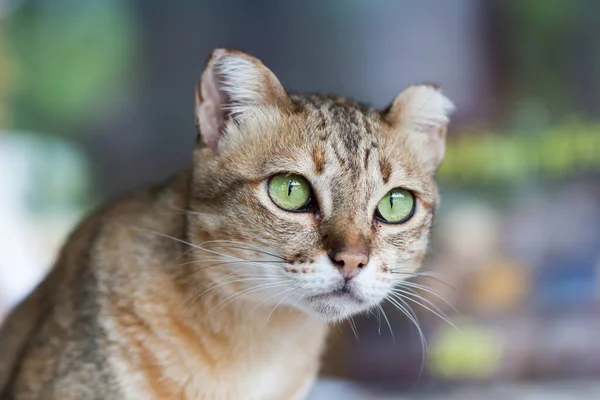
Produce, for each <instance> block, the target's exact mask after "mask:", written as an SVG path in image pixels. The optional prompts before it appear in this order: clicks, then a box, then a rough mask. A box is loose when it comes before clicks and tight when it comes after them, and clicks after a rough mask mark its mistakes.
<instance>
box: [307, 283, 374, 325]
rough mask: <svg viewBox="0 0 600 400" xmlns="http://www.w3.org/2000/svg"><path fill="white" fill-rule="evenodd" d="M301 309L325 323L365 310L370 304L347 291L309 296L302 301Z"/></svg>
mask: <svg viewBox="0 0 600 400" xmlns="http://www.w3.org/2000/svg"><path fill="white" fill-rule="evenodd" d="M303 303H304V304H303V307H302V308H303V309H304V311H306V312H307V313H309V314H312V315H314V316H317V317H319V318H321V319H323V320H325V321H327V322H336V321H340V320H342V319H345V318H348V317H350V316H352V315H354V314H357V313H360V312H362V311H365V310H367V309H368V308H370V307H371V306H372V304H370V303H368V302H366V301H365V300H363V299H361V298H360V297H358V296H357V295H355V294H353V293H351V292H348V291H342V290H340V291H333V292H330V293H324V294H319V295H315V296H310V297H307V298H306V299H304V301H303Z"/></svg>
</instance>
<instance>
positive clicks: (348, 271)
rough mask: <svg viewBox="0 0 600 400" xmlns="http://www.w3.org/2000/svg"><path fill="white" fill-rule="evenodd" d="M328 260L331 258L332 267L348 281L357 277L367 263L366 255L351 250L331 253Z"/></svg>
mask: <svg viewBox="0 0 600 400" xmlns="http://www.w3.org/2000/svg"><path fill="white" fill-rule="evenodd" d="M329 258H331V261H332V262H333V265H335V266H336V267H337V268H338V269H339V270H340V274H342V276H343V277H344V279H346V280H350V279H352V278H354V277H355V276H356V275H358V274H359V273H360V271H361V269H362V268H363V267H364V266H365V265H367V263H368V262H369V256H368V254H365V253H364V252H362V251H354V250H351V249H344V250H340V251H332V252H330V253H329Z"/></svg>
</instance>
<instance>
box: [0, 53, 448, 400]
mask: <svg viewBox="0 0 600 400" xmlns="http://www.w3.org/2000/svg"><path fill="white" fill-rule="evenodd" d="M452 108H453V106H452V103H451V102H450V101H449V100H448V99H447V98H446V97H444V96H443V95H442V94H441V92H440V91H439V90H438V89H437V88H436V87H434V86H430V85H419V86H411V87H409V88H407V89H406V90H404V91H403V92H402V93H400V94H399V95H398V96H397V97H396V99H395V100H394V101H393V103H392V104H391V106H390V107H389V108H387V109H385V110H376V109H374V108H372V107H369V106H366V105H363V104H360V103H357V102H354V101H352V100H349V99H346V98H341V97H333V96H327V95H321V94H291V93H287V92H286V91H285V90H284V88H283V87H282V85H281V84H280V82H279V81H278V80H277V78H276V77H275V75H274V74H273V73H272V72H271V71H270V70H269V69H267V68H266V67H265V66H264V65H263V64H262V63H261V62H260V61H259V60H258V59H256V58H254V57H252V56H250V55H248V54H245V53H242V52H239V51H235V50H227V49H217V50H214V51H213V53H212V54H211V56H210V58H209V60H208V63H207V65H206V68H205V70H204V72H203V75H202V78H201V80H200V82H199V83H198V86H197V90H196V106H195V117H196V124H197V125H198V128H199V132H200V134H199V140H198V144H197V145H196V147H195V149H194V154H193V162H192V163H191V165H189V167H187V168H186V169H185V170H184V171H182V172H181V173H180V174H179V175H177V176H176V177H175V178H173V179H172V180H170V181H169V182H168V183H166V184H165V185H163V186H160V187H156V188H151V189H147V190H142V191H139V192H137V193H135V194H133V195H131V196H129V197H126V198H123V199H121V200H119V201H116V202H114V203H112V204H109V205H107V206H105V207H104V208H102V209H100V210H99V211H97V212H96V213H95V214H93V215H92V216H90V217H89V218H87V219H86V220H85V221H84V222H83V223H82V224H81V225H79V227H78V228H77V229H76V230H75V231H74V232H73V233H72V234H71V235H70V238H69V239H68V241H67V242H66V244H65V245H64V247H63V249H62V251H61V253H60V255H59V257H58V261H57V262H56V265H55V266H54V268H53V269H52V270H51V272H50V273H49V275H48V276H47V277H46V278H45V280H44V281H43V282H42V283H41V284H40V285H39V286H38V287H37V288H36V289H35V291H34V292H33V293H31V294H30V295H29V296H28V297H27V298H26V300H24V301H23V302H22V303H21V304H20V305H19V306H18V307H17V308H16V309H15V310H14V311H13V312H12V314H11V315H10V316H9V317H8V320H7V321H6V323H5V324H4V326H3V328H2V330H1V331H0V355H1V358H0V394H1V398H2V399H7V400H8V399H23V400H24V399H56V400H58V399H60V400H70V399H135V400H139V399H161V400H165V399H219V400H222V399H231V400H234V399H243V400H253V399H261V400H263V399H285V400H290V399H302V398H304V397H305V395H306V393H307V391H308V389H309V388H310V386H311V383H312V382H313V380H314V378H315V376H316V374H317V372H318V370H319V358H320V354H321V352H322V350H323V347H324V340H325V336H326V333H327V325H328V323H329V322H333V321H339V320H342V319H344V318H346V317H348V316H351V315H353V314H356V313H361V312H365V311H367V310H370V309H372V308H373V307H378V306H379V304H380V302H381V301H382V300H384V299H385V298H386V296H388V295H389V294H390V293H391V291H392V289H393V287H394V285H395V284H396V283H398V282H399V281H401V280H403V279H405V278H407V277H409V276H410V275H411V273H413V272H415V271H416V270H417V269H418V268H419V266H420V264H421V261H422V259H423V256H424V254H425V250H426V247H427V241H428V235H429V230H430V227H431V224H432V220H433V215H434V211H435V209H436V205H437V202H438V194H437V188H436V184H435V182H434V175H435V171H436V169H437V167H438V166H439V164H440V162H441V160H442V157H443V154H444V143H445V136H446V127H447V124H448V115H449V113H450V112H451V110H452ZM15 268H18V266H15Z"/></svg>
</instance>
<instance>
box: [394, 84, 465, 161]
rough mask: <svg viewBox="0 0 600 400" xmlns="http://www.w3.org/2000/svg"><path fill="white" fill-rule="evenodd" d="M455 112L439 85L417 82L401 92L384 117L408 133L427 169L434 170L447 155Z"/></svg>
mask: <svg viewBox="0 0 600 400" xmlns="http://www.w3.org/2000/svg"><path fill="white" fill-rule="evenodd" d="M453 111H454V105H453V104H452V102H451V101H450V100H449V99H448V98H447V97H446V96H444V95H443V94H442V91H441V90H440V89H439V88H438V87H437V86H434V85H415V86H410V87H408V88H407V89H405V90H404V91H403V92H402V93H400V94H399V95H398V96H397V97H396V99H395V100H394V102H393V103H392V105H391V106H390V108H389V109H388V110H387V111H385V113H384V115H383V117H384V119H385V120H386V121H387V122H388V123H389V124H390V125H392V127H394V129H395V130H397V131H398V132H402V134H404V135H406V136H407V138H408V141H409V142H410V143H411V144H412V145H413V147H414V148H415V151H416V152H417V153H418V154H419V157H420V158H421V160H422V162H423V164H424V166H425V168H426V169H427V170H429V171H431V172H433V171H435V170H436V169H437V167H438V166H439V164H440V163H441V161H442V159H443V157H444V152H445V148H446V145H445V142H446V130H447V128H448V123H449V122H450V114H451V113H452V112H453Z"/></svg>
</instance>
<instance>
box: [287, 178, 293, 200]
mask: <svg viewBox="0 0 600 400" xmlns="http://www.w3.org/2000/svg"><path fill="white" fill-rule="evenodd" d="M292 185H293V182H292V181H288V197H290V196H291V195H292Z"/></svg>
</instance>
